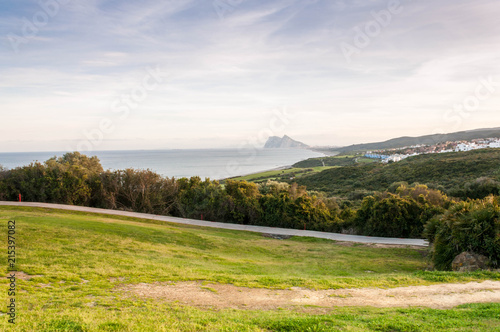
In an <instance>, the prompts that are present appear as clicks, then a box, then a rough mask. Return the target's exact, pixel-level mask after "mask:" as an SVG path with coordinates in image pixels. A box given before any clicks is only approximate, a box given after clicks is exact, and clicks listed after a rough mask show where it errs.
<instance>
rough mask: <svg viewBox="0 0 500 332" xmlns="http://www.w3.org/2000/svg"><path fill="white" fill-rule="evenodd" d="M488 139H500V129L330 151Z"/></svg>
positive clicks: (405, 139)
mask: <svg viewBox="0 0 500 332" xmlns="http://www.w3.org/2000/svg"><path fill="white" fill-rule="evenodd" d="M489 137H500V128H487V129H475V130H467V131H459V132H455V133H449V134H435V135H426V136H419V137H407V136H405V137H399V138H393V139H390V140H388V141H384V142H377V143H366V144H354V145H350V146H346V147H342V148H334V149H332V150H335V151H338V152H350V151H367V150H385V149H396V148H402V147H405V146H412V145H418V144H424V145H433V144H437V143H443V142H447V141H461V140H464V141H465V140H472V139H478V138H489Z"/></svg>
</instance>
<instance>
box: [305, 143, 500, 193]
mask: <svg viewBox="0 0 500 332" xmlns="http://www.w3.org/2000/svg"><path fill="white" fill-rule="evenodd" d="M499 160H500V149H485V150H477V151H470V152H461V153H443V154H426V155H420V156H415V157H411V158H408V159H405V160H403V161H400V162H397V163H392V164H388V165H382V164H369V165H359V166H347V167H342V168H333V169H330V170H326V171H323V172H321V173H318V174H314V175H311V176H308V177H304V178H301V179H297V181H296V182H297V183H298V184H300V185H305V186H307V189H308V190H320V191H325V192H328V193H331V194H335V195H346V194H348V193H350V192H352V191H354V190H378V191H381V190H385V189H387V187H388V186H389V185H391V184H392V183H393V182H398V181H406V182H408V183H410V184H411V183H414V182H418V183H423V184H433V185H436V186H442V187H443V188H444V189H446V190H447V189H450V188H452V187H455V186H462V185H463V184H464V183H465V182H467V181H472V180H475V179H477V178H479V177H482V176H491V177H498V176H499V175H500V167H499Z"/></svg>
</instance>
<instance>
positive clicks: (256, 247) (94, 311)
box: [0, 206, 500, 332]
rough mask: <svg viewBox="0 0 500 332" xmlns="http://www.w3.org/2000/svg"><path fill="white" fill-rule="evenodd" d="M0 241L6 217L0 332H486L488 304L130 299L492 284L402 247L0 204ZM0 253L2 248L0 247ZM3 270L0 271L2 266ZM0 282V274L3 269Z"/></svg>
mask: <svg viewBox="0 0 500 332" xmlns="http://www.w3.org/2000/svg"><path fill="white" fill-rule="evenodd" d="M0 220H1V221H2V222H1V224H0V225H1V227H0V231H1V232H2V234H3V236H1V237H0V245H1V246H2V248H5V249H7V241H6V240H7V236H6V234H7V230H8V229H7V221H8V220H16V258H17V262H16V264H17V268H18V271H22V272H23V273H22V274H19V275H18V278H17V280H16V283H17V284H16V290H17V292H16V296H15V298H16V303H17V314H18V316H17V318H16V324H15V325H12V324H9V323H8V316H7V315H6V304H7V303H8V301H10V296H8V293H7V289H8V283H9V281H8V280H7V279H6V278H2V279H1V281H0V283H1V284H2V289H3V290H4V291H2V292H0V301H1V302H2V303H4V305H3V309H0V310H1V311H2V315H1V316H0V318H1V319H0V330H1V331H39V332H49V331H76V332H93V331H120V332H121V331H125V332H127V331H130V332H132V331H155V332H156V331H336V330H340V329H345V330H352V331H388V330H394V331H403V330H404V331H407V330H415V331H416V330H427V331H432V330H434V327H435V326H436V324H438V325H439V327H440V330H450V331H451V330H453V331H457V330H464V331H465V330H475V331H489V330H492V329H495V328H498V327H499V323H498V320H497V318H498V315H499V314H500V305H499V304H480V305H467V306H461V307H459V308H454V309H449V310H434V309H422V308H409V309H401V308H385V309H379V308H370V307H363V308H356V307H355V308H349V307H345V308H342V307H340V308H335V309H332V308H317V307H308V306H302V305H300V304H297V305H296V306H295V307H292V308H277V309H275V310H255V309H254V310H247V309H245V308H234V309H217V308H213V307H210V306H206V307H196V306H192V305H188V304H183V303H180V302H172V301H170V302H169V301H167V300H164V299H159V298H154V297H148V296H145V295H140V294H137V293H130V292H129V291H128V290H129V289H130V287H143V288H145V289H146V288H147V287H148V285H158V283H160V282H168V283H170V284H171V285H172V286H173V287H175V283H179V282H182V281H196V282H199V283H200V285H201V286H200V287H201V289H202V290H204V291H206V292H208V293H210V292H214V291H216V290H214V289H213V288H211V287H210V285H211V284H213V283H217V284H233V285H236V286H245V287H257V288H261V287H266V288H275V289H284V288H289V287H292V286H295V287H306V288H311V289H326V288H356V287H365V286H370V287H396V286H404V285H418V284H429V283H433V282H453V281H455V282H456V281H472V280H483V279H492V278H493V279H495V278H496V279H498V274H495V273H493V272H476V273H471V274H458V273H451V272H424V271H423V270H424V269H425V267H426V266H427V263H426V260H425V258H424V257H423V256H422V254H421V252H419V251H417V250H413V249H409V248H376V247H371V246H365V245H354V246H346V245H342V244H336V243H334V242H332V241H326V240H318V239H309V238H291V239H288V240H277V239H272V238H267V237H263V236H261V235H259V234H255V233H249V232H237V231H230V230H217V229H203V228H200V227H193V226H187V225H172V224H166V223H162V222H154V221H147V220H142V219H132V218H122V217H111V216H105V215H98V214H85V213H78V212H63V211H58V210H49V209H38V208H16V207H8V206H3V207H0ZM4 257H5V258H6V257H7V253H6V252H5V256H4ZM4 266H5V265H4ZM4 275H7V269H6V268H5V267H4Z"/></svg>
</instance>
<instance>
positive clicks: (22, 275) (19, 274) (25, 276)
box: [10, 271, 43, 280]
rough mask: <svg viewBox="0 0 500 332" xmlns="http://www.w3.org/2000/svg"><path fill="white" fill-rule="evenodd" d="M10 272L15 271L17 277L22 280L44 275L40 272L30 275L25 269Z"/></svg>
mask: <svg viewBox="0 0 500 332" xmlns="http://www.w3.org/2000/svg"><path fill="white" fill-rule="evenodd" d="M10 273H14V274H15V275H16V279H21V280H31V278H36V277H43V276H42V275H39V274H34V275H29V274H27V273H25V272H23V271H15V272H10Z"/></svg>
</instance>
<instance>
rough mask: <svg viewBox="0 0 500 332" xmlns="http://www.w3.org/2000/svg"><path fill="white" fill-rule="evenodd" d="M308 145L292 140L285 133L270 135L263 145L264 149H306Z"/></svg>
mask: <svg viewBox="0 0 500 332" xmlns="http://www.w3.org/2000/svg"><path fill="white" fill-rule="evenodd" d="M308 147H309V146H308V145H306V144H304V143H302V142H299V141H296V140H293V139H291V138H290V137H288V136H287V135H285V136H283V137H278V136H271V137H269V138H268V139H267V142H266V144H265V145H264V149H306V148H308Z"/></svg>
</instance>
